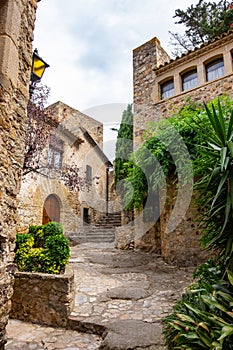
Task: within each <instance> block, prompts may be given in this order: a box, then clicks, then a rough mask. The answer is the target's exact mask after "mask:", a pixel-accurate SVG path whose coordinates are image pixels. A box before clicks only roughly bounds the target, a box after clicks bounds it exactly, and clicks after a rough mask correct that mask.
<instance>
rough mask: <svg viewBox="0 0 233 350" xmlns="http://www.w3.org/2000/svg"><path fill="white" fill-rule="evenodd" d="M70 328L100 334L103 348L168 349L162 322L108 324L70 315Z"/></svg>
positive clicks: (109, 349) (127, 321)
mask: <svg viewBox="0 0 233 350" xmlns="http://www.w3.org/2000/svg"><path fill="white" fill-rule="evenodd" d="M67 326H68V328H69V329H72V330H76V331H79V332H83V333H92V334H97V335H100V336H101V337H102V338H103V341H102V343H101V345H100V347H99V349H101V350H115V349H119V350H120V349H122V350H126V349H131V350H133V349H135V350H137V349H138V350H139V349H140V350H141V349H151V350H166V349H167V347H166V346H165V344H164V339H163V335H162V325H161V323H160V322H157V323H149V322H143V321H139V320H118V319H116V320H113V321H112V322H109V323H107V324H102V323H101V321H98V320H96V321H95V320H91V319H90V318H89V317H86V319H79V318H78V317H75V316H70V317H69V319H68V324H67Z"/></svg>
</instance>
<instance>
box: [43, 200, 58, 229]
mask: <svg viewBox="0 0 233 350" xmlns="http://www.w3.org/2000/svg"><path fill="white" fill-rule="evenodd" d="M50 221H55V222H60V204H59V201H58V199H57V197H56V196H54V195H53V194H51V195H49V196H48V197H47V198H46V200H45V202H44V208H43V219H42V224H43V225H45V224H47V223H48V222H50Z"/></svg>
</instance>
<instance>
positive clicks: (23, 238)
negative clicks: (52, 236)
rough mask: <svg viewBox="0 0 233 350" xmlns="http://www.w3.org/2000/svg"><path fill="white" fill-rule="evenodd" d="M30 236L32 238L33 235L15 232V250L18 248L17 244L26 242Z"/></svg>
mask: <svg viewBox="0 0 233 350" xmlns="http://www.w3.org/2000/svg"><path fill="white" fill-rule="evenodd" d="M31 238H33V235H31V234H25V233H17V234H16V245H15V252H16V250H17V249H18V248H19V246H21V245H22V244H24V243H26V242H27V241H28V240H29V241H30V239H31Z"/></svg>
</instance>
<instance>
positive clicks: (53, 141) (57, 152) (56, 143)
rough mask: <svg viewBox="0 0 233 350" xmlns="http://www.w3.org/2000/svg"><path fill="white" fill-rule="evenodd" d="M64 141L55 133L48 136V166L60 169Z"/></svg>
mask: <svg viewBox="0 0 233 350" xmlns="http://www.w3.org/2000/svg"><path fill="white" fill-rule="evenodd" d="M63 148H64V142H63V141H62V140H60V139H59V138H57V137H56V136H55V135H52V136H51V137H50V144H49V152H48V165H49V167H50V168H55V169H60V168H61V166H62V156H63Z"/></svg>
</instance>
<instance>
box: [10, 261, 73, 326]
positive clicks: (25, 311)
mask: <svg viewBox="0 0 233 350" xmlns="http://www.w3.org/2000/svg"><path fill="white" fill-rule="evenodd" d="M74 294H75V288H74V273H73V270H72V268H70V267H67V268H66V271H65V273H64V274H60V275H53V274H45V273H36V272H34V273H30V272H16V273H15V283H14V294H13V297H12V309H11V314H10V316H11V317H12V318H14V319H18V320H22V321H26V322H33V323H40V324H46V325H50V326H56V327H66V325H67V322H68V317H69V316H70V314H71V312H72V309H73V304H74Z"/></svg>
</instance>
